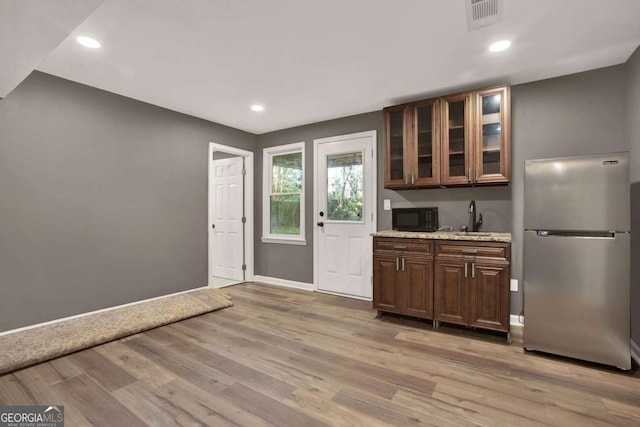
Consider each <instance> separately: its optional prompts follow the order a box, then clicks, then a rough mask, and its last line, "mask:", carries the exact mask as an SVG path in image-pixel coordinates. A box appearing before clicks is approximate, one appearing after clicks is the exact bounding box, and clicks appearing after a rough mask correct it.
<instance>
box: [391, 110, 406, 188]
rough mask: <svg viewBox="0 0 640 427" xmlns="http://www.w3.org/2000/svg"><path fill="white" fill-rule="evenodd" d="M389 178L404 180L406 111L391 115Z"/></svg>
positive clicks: (394, 112)
mask: <svg viewBox="0 0 640 427" xmlns="http://www.w3.org/2000/svg"><path fill="white" fill-rule="evenodd" d="M389 172H390V173H389V178H390V179H391V180H392V181H395V180H401V181H402V180H403V179H404V111H403V110H399V111H392V112H390V113H389Z"/></svg>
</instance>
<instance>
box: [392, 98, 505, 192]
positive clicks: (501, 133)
mask: <svg viewBox="0 0 640 427" xmlns="http://www.w3.org/2000/svg"><path fill="white" fill-rule="evenodd" d="M510 105H511V104H510V88H509V86H498V87H492V88H488V89H481V90H475V91H469V92H464V93H460V94H455V95H448V96H443V97H441V98H438V99H430V100H426V101H420V102H415V103H411V104H404V105H399V106H395V107H388V108H385V109H384V134H385V156H386V157H385V160H384V165H385V167H384V171H385V180H384V185H385V188H392V189H409V188H428V187H438V186H458V185H461V186H462V185H476V184H478V185H481V184H505V183H508V182H509V180H510V176H511V161H510V159H511V140H510V128H511V126H510V121H511V113H510Z"/></svg>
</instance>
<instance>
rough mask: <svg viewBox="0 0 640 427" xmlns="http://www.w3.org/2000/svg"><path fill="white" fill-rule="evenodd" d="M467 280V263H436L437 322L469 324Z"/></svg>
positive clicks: (435, 303) (435, 299)
mask: <svg viewBox="0 0 640 427" xmlns="http://www.w3.org/2000/svg"><path fill="white" fill-rule="evenodd" d="M467 298H468V293H467V279H466V278H465V263H464V262H456V261H440V260H439V261H436V280H435V283H434V301H433V309H434V316H435V319H436V320H440V321H443V322H450V323H457V324H461V325H466V324H467V318H468V302H467Z"/></svg>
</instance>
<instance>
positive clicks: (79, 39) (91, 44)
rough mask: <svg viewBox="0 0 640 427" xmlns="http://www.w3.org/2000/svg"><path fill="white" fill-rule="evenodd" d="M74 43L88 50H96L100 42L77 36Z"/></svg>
mask: <svg viewBox="0 0 640 427" xmlns="http://www.w3.org/2000/svg"><path fill="white" fill-rule="evenodd" d="M76 41H77V42H78V43H80V44H81V45H82V46H84V47H88V48H89V49H97V48H99V47H100V42H99V41H98V40H96V39H92V38H91V37H87V36H78V37H76Z"/></svg>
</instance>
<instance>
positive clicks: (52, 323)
mask: <svg viewBox="0 0 640 427" xmlns="http://www.w3.org/2000/svg"><path fill="white" fill-rule="evenodd" d="M207 287H208V286H202V287H200V288H193V289H187V290H186V291H180V292H174V293H172V294H168V295H161V296H159V297H153V298H147V299H143V300H139V301H134V302H128V303H126V304H120V305H114V306H113V307H107V308H101V309H100V310H94V311H88V312H86V313H80V314H75V315H73V316H69V317H63V318H61V319H55V320H50V321H48V322H42V323H36V324H35V325H29V326H24V327H22V328H17V329H10V330H8V331H4V332H0V337H2V336H4V335H9V334H13V333H16V332H22V331H28V330H29V329H33V328H38V327H40V326H46V325H54V324H56V323H60V322H64V321H66V320H72V319H78V318H80V317H85V316H91V315H93V314H98V313H103V312H105V311H110V310H115V309H117V308H123V307H129V306H132V305H136V304H142V303H143V302H149V301H155V300H159V299H162V298H167V297H171V296H174V295H180V294H186V293H188V292H193V291H197V290H198V289H206V288H207Z"/></svg>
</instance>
